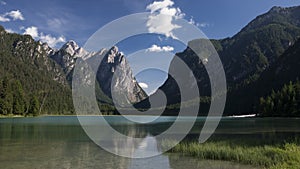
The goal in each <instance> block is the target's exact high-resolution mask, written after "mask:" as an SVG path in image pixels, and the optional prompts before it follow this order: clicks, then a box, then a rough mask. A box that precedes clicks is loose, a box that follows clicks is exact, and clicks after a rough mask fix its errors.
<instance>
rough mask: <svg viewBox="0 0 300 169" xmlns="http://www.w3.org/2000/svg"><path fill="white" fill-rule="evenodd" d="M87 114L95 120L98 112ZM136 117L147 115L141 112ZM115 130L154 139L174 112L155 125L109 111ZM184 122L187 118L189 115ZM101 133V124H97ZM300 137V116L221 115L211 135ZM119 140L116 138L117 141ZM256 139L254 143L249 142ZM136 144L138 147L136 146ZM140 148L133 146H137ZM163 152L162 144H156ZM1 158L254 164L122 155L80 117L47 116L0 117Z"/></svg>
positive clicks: (53, 164)
mask: <svg viewBox="0 0 300 169" xmlns="http://www.w3.org/2000/svg"><path fill="white" fill-rule="evenodd" d="M85 118H89V119H91V121H93V119H95V117H94V116H88V117H85ZM138 118H149V117H147V116H145V117H138ZM105 119H106V121H107V122H109V123H110V124H111V125H112V126H113V127H114V128H115V129H116V130H118V131H119V132H121V133H124V134H126V135H128V136H134V137H141V138H145V140H151V143H153V144H156V143H157V142H158V141H157V142H156V140H153V139H151V138H153V137H152V136H155V135H158V134H160V133H161V132H163V131H164V130H165V129H167V128H168V127H170V125H171V124H172V122H173V121H174V120H175V118H174V117H160V118H159V119H157V120H156V121H154V122H152V123H151V124H138V125H136V124H132V123H128V122H127V121H126V120H125V119H124V118H122V117H118V116H107V117H105ZM204 121H205V118H202V117H199V118H198V119H197V121H196V124H195V125H194V127H193V128H192V130H191V132H190V133H189V135H188V136H187V137H186V138H185V139H186V140H194V139H197V138H198V137H199V133H200V131H201V128H202V126H203V124H204ZM182 123H183V124H184V123H189V119H188V118H187V119H186V120H185V121H182ZM99 132H101V129H99ZM298 136H300V119H297V118H291V119H283V118H229V117H226V118H222V120H221V122H220V124H219V127H218V128H217V130H216V132H215V133H214V134H213V136H212V137H211V138H210V139H211V140H222V139H233V140H234V139H236V138H239V139H245V140H253V144H257V142H266V143H267V142H280V141H284V140H287V139H289V138H294V137H298ZM113 141H116V142H118V140H113ZM251 143H252V142H251ZM137 149H138V148H137ZM137 149H134V148H133V149H132V151H136V150H137ZM157 151H159V149H157ZM0 162H1V167H0V168H3V169H15V168H19V169H34V168H36V169H43V168H47V169H48V168H49V169H52V168H53V169H60V168H62V169H69V168H70V169H71V168H72V169H144V168H145V169H152V168H153V169H182V168H186V169H196V168H201V169H202V168H204V169H221V168H222V169H253V168H255V167H253V166H247V165H241V164H236V163H231V162H225V161H211V160H199V159H196V158H193V157H188V156H182V155H179V154H171V153H165V154H162V155H159V156H156V157H151V158H146V159H130V158H126V157H119V156H116V155H113V154H111V153H109V152H106V151H104V150H103V149H102V148H100V147H99V146H97V145H96V144H95V143H94V142H93V141H92V140H91V139H90V138H89V137H88V136H87V135H86V133H85V132H84V130H83V129H82V127H81V126H80V124H79V122H78V119H77V117H76V116H45V117H35V118H1V119H0Z"/></svg>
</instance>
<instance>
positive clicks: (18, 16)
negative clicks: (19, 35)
mask: <svg viewBox="0 0 300 169" xmlns="http://www.w3.org/2000/svg"><path fill="white" fill-rule="evenodd" d="M11 19H12V20H14V21H16V20H21V21H23V20H25V18H24V17H23V14H22V13H21V12H20V11H19V10H15V11H14V10H13V11H10V12H6V13H5V14H2V15H0V21H1V22H8V21H11Z"/></svg>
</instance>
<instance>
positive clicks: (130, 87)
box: [50, 41, 147, 104]
mask: <svg viewBox="0 0 300 169" xmlns="http://www.w3.org/2000/svg"><path fill="white" fill-rule="evenodd" d="M50 57H51V58H52V59H54V60H55V61H56V62H57V63H58V64H59V65H61V67H62V68H63V69H64V71H65V73H66V75H67V77H68V80H69V81H71V80H72V77H71V76H72V72H73V70H74V66H75V63H76V59H77V58H82V59H83V60H85V61H86V62H87V63H88V64H89V65H90V66H91V67H92V68H96V70H97V76H96V77H97V81H98V83H99V85H100V88H101V90H102V91H103V93H104V94H106V95H107V96H109V97H110V98H111V97H112V94H111V91H112V87H113V90H114V91H118V92H120V93H122V95H123V96H125V98H126V99H124V100H125V102H126V104H128V103H136V102H139V101H141V100H143V99H145V98H146V97H147V95H146V93H145V92H144V91H143V89H142V88H141V87H140V86H139V85H138V83H137V82H136V80H135V78H134V77H133V74H132V70H131V68H130V66H129V64H128V62H127V60H126V58H125V56H124V55H123V54H122V53H121V52H119V51H118V48H117V47H112V48H111V49H110V50H107V49H102V50H101V51H99V52H87V51H85V50H84V49H83V48H81V47H79V46H78V45H77V44H76V43H75V42H74V41H69V42H67V43H66V44H65V45H63V46H62V48H61V49H60V50H58V51H56V52H55V53H54V54H52V55H50ZM101 59H102V62H101V63H100V60H101ZM97 64H98V65H100V66H99V67H97ZM116 70H118V71H117V72H118V73H117V75H116V74H115V72H116ZM114 76H115V78H114V79H115V80H114V81H112V79H113V77H114ZM112 83H113V84H112Z"/></svg>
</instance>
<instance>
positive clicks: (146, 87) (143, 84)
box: [139, 82, 149, 89]
mask: <svg viewBox="0 0 300 169" xmlns="http://www.w3.org/2000/svg"><path fill="white" fill-rule="evenodd" d="M139 85H140V87H141V88H143V89H148V87H149V86H148V85H147V84H146V83H143V82H141V83H139Z"/></svg>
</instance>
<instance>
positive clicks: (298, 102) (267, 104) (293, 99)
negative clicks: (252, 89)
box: [259, 80, 300, 117]
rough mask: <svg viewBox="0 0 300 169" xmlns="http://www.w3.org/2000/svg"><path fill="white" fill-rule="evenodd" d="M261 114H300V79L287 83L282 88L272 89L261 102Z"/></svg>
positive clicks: (281, 115) (272, 115)
mask: <svg viewBox="0 0 300 169" xmlns="http://www.w3.org/2000/svg"><path fill="white" fill-rule="evenodd" d="M259 113H260V116H264V117H266V116H267V117H296V116H298V117H299V116H300V81H299V80H297V81H296V82H294V83H293V82H290V83H288V84H285V85H284V86H283V87H282V89H280V90H278V91H274V90H273V91H272V93H271V94H270V95H268V96H266V97H261V98H260V102H259Z"/></svg>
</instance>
